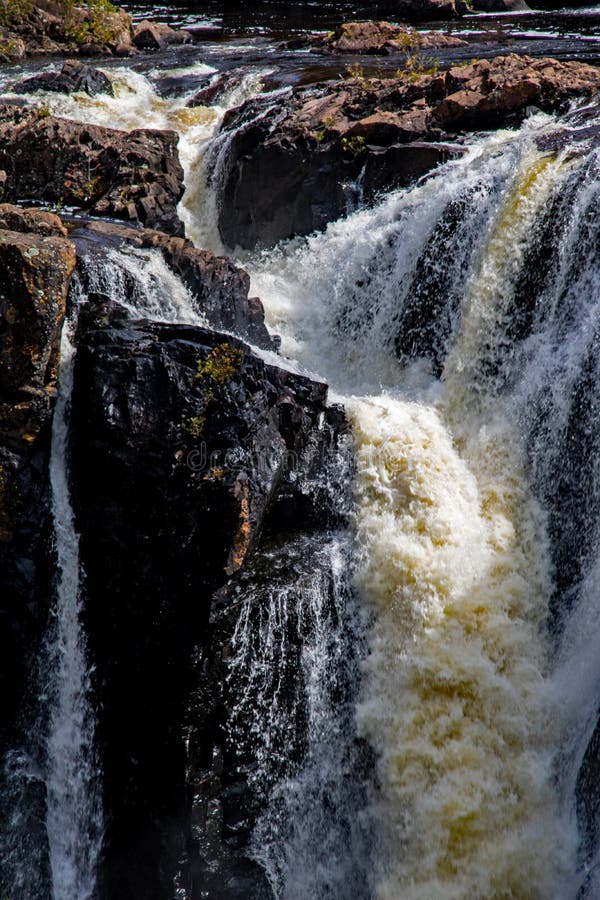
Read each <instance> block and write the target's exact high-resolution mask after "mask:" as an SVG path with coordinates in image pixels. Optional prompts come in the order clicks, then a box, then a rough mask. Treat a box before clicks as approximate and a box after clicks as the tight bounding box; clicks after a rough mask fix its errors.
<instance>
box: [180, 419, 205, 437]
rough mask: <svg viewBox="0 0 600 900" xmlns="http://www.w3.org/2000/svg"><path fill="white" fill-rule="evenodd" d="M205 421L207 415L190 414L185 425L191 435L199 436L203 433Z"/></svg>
mask: <svg viewBox="0 0 600 900" xmlns="http://www.w3.org/2000/svg"><path fill="white" fill-rule="evenodd" d="M205 422H206V416H190V418H189V419H186V420H185V422H184V425H183V427H184V430H185V431H186V432H187V434H189V436H190V437H193V438H198V437H200V435H201V434H202V429H203V428H204V423H205Z"/></svg>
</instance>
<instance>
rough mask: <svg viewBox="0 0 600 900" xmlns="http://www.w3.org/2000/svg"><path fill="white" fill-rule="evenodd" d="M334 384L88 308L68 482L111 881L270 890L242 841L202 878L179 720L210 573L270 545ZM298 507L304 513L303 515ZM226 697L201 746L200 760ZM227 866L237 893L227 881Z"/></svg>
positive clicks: (208, 340) (219, 577)
mask: <svg viewBox="0 0 600 900" xmlns="http://www.w3.org/2000/svg"><path fill="white" fill-rule="evenodd" d="M107 319H108V321H107ZM325 400H326V387H325V385H323V384H319V383H314V382H311V381H309V380H308V379H306V378H302V377H300V376H295V375H292V374H290V373H288V372H285V371H283V370H280V369H277V368H274V367H272V366H268V365H266V364H265V363H264V362H262V361H261V360H260V359H258V358H257V357H255V356H253V355H252V354H251V353H250V352H249V350H248V348H247V347H246V346H245V345H244V344H242V343H241V342H239V341H237V340H234V339H232V338H230V337H228V336H226V335H223V334H218V333H216V332H213V331H209V330H206V329H202V328H194V327H191V326H175V325H164V324H156V323H154V324H151V323H131V322H127V321H123V320H122V319H120V318H119V316H118V314H117V313H116V312H115V311H113V312H111V311H110V309H109V310H108V311H107V310H106V309H98V310H94V309H90V310H89V312H88V313H87V314H86V315H84V317H83V318H82V320H81V326H80V334H79V351H78V357H77V362H76V372H75V393H74V396H73V410H72V484H73V496H74V497H75V498H76V515H77V522H78V526H79V529H80V532H81V554H82V562H83V566H84V568H85V571H86V586H87V600H86V620H87V626H88V633H89V635H90V637H89V648H90V652H91V654H92V658H93V660H94V662H95V664H96V676H95V678H96V690H97V693H98V697H99V709H100V713H99V715H100V719H99V725H98V738H99V741H100V746H101V750H102V752H103V759H104V775H105V803H106V806H107V808H108V809H109V810H110V819H109V823H108V828H107V837H106V844H105V852H104V859H103V865H102V869H101V873H100V889H99V896H100V897H101V898H110V900H117V898H123V900H124V898H134V897H135V898H139V900H142V898H143V900H163V898H164V897H165V896H170V895H171V893H172V890H173V879H174V878H175V876H176V875H177V873H179V883H180V884H183V886H184V887H186V888H187V889H188V890H189V892H190V894H189V895H190V896H194V897H196V896H197V897H200V896H210V897H215V898H216V897H232V898H233V897H234V896H239V897H242V896H243V897H260V896H262V893H261V892H262V891H264V890H265V886H264V883H263V882H262V878H261V877H260V876H259V874H258V871H257V870H256V869H255V868H254V866H253V865H252V864H251V863H249V862H248V861H247V860H246V861H244V859H243V848H240V847H239V846H238V849H237V850H236V851H235V852H234V850H233V849H232V850H231V851H230V852H229V862H227V860H225V862H224V863H223V865H225V869H222V871H221V877H220V879H219V876H218V873H216V875H215V873H213V875H215V877H216V878H217V882H218V883H219V884H220V889H219V890H218V891H217V892H216V893H212V892H210V893H208V894H206V893H202V892H203V891H206V890H207V882H206V878H205V874H206V873H205V872H204V874H202V873H203V868H202V865H200V864H199V859H200V855H201V847H200V845H199V844H198V841H199V839H200V837H199V835H198V833H197V830H193V829H192V819H191V815H192V809H193V804H192V797H193V795H194V794H195V793H197V786H195V780H194V779H195V778H196V777H197V766H198V764H199V763H198V762H196V763H195V764H194V765H191V763H190V765H188V778H189V779H190V782H189V783H188V785H187V786H186V780H185V778H186V776H185V773H186V759H185V755H184V747H183V741H182V737H181V735H182V729H183V724H184V719H185V715H186V704H189V702H190V697H191V696H192V693H193V691H194V690H195V689H196V687H197V673H195V671H194V666H193V659H194V658H195V657H196V656H197V655H198V654H199V653H201V652H202V651H203V650H205V649H206V648H207V647H208V646H209V644H210V641H211V633H212V629H211V626H210V616H211V610H212V608H213V604H214V599H213V597H214V596H215V591H217V590H218V589H220V588H223V587H224V586H225V585H226V583H227V582H228V581H229V580H230V579H231V578H232V576H234V575H235V573H236V572H238V571H239V570H240V569H241V567H242V566H243V565H244V563H245V561H246V560H247V559H248V558H249V556H250V555H251V554H252V553H253V552H254V551H255V549H256V548H257V547H258V546H259V544H260V540H261V534H262V532H263V530H264V528H265V524H266V522H267V520H268V518H269V517H270V516H273V515H274V514H275V513H276V512H277V510H278V509H279V505H278V504H279V502H280V498H281V499H282V498H284V497H288V498H293V496H294V494H295V490H296V488H295V487H294V485H296V484H297V483H298V482H301V478H302V467H303V466H306V464H307V463H306V461H305V460H306V451H307V449H308V448H309V447H312V453H311V454H309V456H310V458H311V459H312V458H313V457H314V454H317V457H318V458H322V455H323V454H324V453H326V452H327V447H328V446H329V444H330V443H331V441H332V440H335V432H336V426H333V425H329V424H327V416H326V414H325ZM319 452H320V454H321V456H320V457H319V456H318V454H319ZM292 470H294V471H293V474H292ZM292 502H293V499H292ZM295 509H296V514H297V515H296V526H297V527H302V524H303V522H306V521H307V519H308V515H307V513H306V511H301V509H302V508H301V506H299V505H296V506H295ZM220 714H221V715H222V714H223V712H222V711H221V713H220ZM216 715H217V711H215V710H212V713H211V714H210V715H208V716H207V720H205V721H204V725H203V727H202V728H201V729H200V732H201V734H200V750H198V748H197V747H195V750H194V753H195V754H197V753H198V752H200V753H201V757H202V764H204V765H206V761H207V760H210V759H211V757H212V754H213V743H214V741H215V740H216V733H217V731H218V728H219V726H218V722H217V721H215V716H216ZM194 766H196V768H195V767H194ZM219 840H220V839H219V837H218V836H217V842H218V841H219ZM231 854H233V858H234V860H237V862H232V861H231ZM232 866H233V869H235V872H236V873H237V874H236V876H235V879H234V880H235V882H236V885H237V888H236V890H238V889H239V891H241V893H239V892H238V893H237V894H236V893H234V892H233V890H234V889H233V888H231V892H228V889H227V887H226V885H227V883H228V880H227V879H228V878H229V875H227V874H226V871H227V872H229V874H231V872H232V871H233V869H232Z"/></svg>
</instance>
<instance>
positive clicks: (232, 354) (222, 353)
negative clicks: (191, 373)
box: [196, 344, 244, 384]
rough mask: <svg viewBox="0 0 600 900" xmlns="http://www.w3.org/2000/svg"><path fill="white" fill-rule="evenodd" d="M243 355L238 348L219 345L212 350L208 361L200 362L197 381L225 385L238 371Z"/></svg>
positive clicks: (207, 358)
mask: <svg viewBox="0 0 600 900" xmlns="http://www.w3.org/2000/svg"><path fill="white" fill-rule="evenodd" d="M243 355H244V354H243V353H242V351H241V350H239V349H238V348H237V347H232V346H231V345H230V344H219V345H218V346H217V347H215V348H214V350H211V352H210V353H209V354H208V356H207V357H206V359H201V360H199V361H198V367H197V369H196V378H197V380H198V381H204V380H206V381H212V383H213V384H224V382H226V381H228V380H229V379H230V378H231V377H232V376H233V375H235V373H236V372H237V371H238V369H239V367H240V365H241V362H242V358H243Z"/></svg>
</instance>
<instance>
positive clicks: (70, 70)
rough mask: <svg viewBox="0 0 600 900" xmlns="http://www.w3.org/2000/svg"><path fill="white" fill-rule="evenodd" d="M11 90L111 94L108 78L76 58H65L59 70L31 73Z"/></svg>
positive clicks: (24, 92) (18, 91) (31, 92)
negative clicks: (38, 73)
mask: <svg viewBox="0 0 600 900" xmlns="http://www.w3.org/2000/svg"><path fill="white" fill-rule="evenodd" d="M11 90H12V91H13V92H14V93H15V94H33V93H35V92H36V91H54V92H55V93H58V94H73V93H75V92H76V91H84V92H85V93H86V94H89V96H90V97H94V96H95V95H96V94H109V95H110V96H111V97H112V96H113V86H112V82H111V80H110V78H108V77H107V76H106V75H105V74H104V72H100V71H99V69H96V68H94V66H89V65H87V64H86V63H82V62H79V61H78V60H76V59H67V60H66V61H65V62H64V63H63V66H62V69H61V70H60V72H42V73H41V74H40V75H32V76H31V77H30V78H26V79H24V80H23V81H19V82H17V83H16V84H14V85H12V87H11Z"/></svg>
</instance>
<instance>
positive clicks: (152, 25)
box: [133, 19, 192, 50]
mask: <svg viewBox="0 0 600 900" xmlns="http://www.w3.org/2000/svg"><path fill="white" fill-rule="evenodd" d="M191 40H192V36H191V34H190V33H189V31H185V30H184V29H175V28H171V27H170V26H169V25H165V24H164V23H162V22H154V21H153V20H151V19H145V20H144V21H143V22H139V23H138V24H137V25H136V26H135V28H134V30H133V43H134V44H135V46H136V47H137V48H138V49H139V50H161V49H162V48H163V47H167V46H169V45H171V44H189V43H190V41H191Z"/></svg>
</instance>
